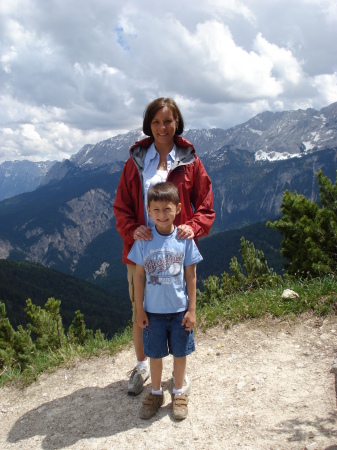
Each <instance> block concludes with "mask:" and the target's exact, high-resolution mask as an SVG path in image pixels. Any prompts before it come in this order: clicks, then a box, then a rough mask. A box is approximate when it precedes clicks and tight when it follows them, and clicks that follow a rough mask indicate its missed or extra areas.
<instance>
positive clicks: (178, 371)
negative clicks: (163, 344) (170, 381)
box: [151, 356, 186, 390]
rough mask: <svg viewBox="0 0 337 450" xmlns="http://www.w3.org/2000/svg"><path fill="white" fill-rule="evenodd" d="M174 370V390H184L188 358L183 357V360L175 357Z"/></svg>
mask: <svg viewBox="0 0 337 450" xmlns="http://www.w3.org/2000/svg"><path fill="white" fill-rule="evenodd" d="M173 368H174V388H175V389H176V390H182V389H183V384H184V378H185V371H186V356H183V357H182V358H176V357H173ZM151 376H152V375H151Z"/></svg>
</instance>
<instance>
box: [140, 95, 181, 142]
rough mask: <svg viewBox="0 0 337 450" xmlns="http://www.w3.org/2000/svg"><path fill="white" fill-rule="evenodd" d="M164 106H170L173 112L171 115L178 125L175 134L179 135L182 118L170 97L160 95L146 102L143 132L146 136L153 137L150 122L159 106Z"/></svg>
mask: <svg viewBox="0 0 337 450" xmlns="http://www.w3.org/2000/svg"><path fill="white" fill-rule="evenodd" d="M164 106H167V107H168V108H170V110H171V111H172V113H173V117H174V118H175V119H176V120H177V121H178V126H177V130H176V133H175V134H176V135H177V136H179V135H180V134H182V133H183V132H184V119H183V116H182V114H181V112H180V109H179V108H178V106H177V104H176V102H175V101H174V100H173V99H172V98H165V97H160V98H157V99H156V100H153V102H151V103H150V104H148V105H147V107H146V109H145V111H144V120H143V133H144V134H146V135H147V136H151V137H153V135H152V131H151V122H152V120H153V118H154V116H155V115H156V114H157V112H158V111H159V110H160V109H161V108H164Z"/></svg>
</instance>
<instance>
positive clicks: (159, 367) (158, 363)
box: [150, 358, 163, 391]
mask: <svg viewBox="0 0 337 450" xmlns="http://www.w3.org/2000/svg"><path fill="white" fill-rule="evenodd" d="M150 370H151V380H152V390H153V391H159V390H160V389H161V377H162V373H163V360H162V358H156V359H154V358H151V359H150Z"/></svg>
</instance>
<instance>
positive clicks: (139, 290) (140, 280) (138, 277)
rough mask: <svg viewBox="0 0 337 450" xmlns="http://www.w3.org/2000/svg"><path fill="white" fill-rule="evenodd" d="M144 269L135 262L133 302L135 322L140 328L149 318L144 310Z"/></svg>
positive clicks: (144, 325) (145, 324) (143, 326)
mask: <svg viewBox="0 0 337 450" xmlns="http://www.w3.org/2000/svg"><path fill="white" fill-rule="evenodd" d="M145 278H146V275H145V269H144V267H143V266H140V265H139V264H136V273H135V302H136V311H137V324H138V326H140V328H145V327H146V326H147V325H148V324H149V319H148V317H147V315H146V312H145V311H144V307H143V301H144V286H145Z"/></svg>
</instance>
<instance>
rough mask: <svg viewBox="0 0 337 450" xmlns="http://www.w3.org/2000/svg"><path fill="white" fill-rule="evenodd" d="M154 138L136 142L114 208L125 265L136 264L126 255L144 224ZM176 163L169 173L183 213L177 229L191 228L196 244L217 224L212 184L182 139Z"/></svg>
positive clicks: (168, 178) (175, 222)
mask: <svg viewBox="0 0 337 450" xmlns="http://www.w3.org/2000/svg"><path fill="white" fill-rule="evenodd" d="M152 142H153V138H146V139H143V140H141V141H139V142H136V144H135V145H133V146H132V147H131V149H130V158H129V159H128V160H127V161H126V162H125V164H124V168H123V171H122V175H121V178H120V180H119V184H118V188H117V193H116V197H115V201H114V204H113V209H114V213H115V216H116V228H117V231H118V233H119V234H120V236H121V237H122V239H123V255H122V261H123V263H126V264H134V263H133V262H132V261H130V260H128V259H127V255H128V254H129V251H130V250H131V247H132V245H133V243H134V239H133V235H134V232H135V230H136V229H137V228H138V227H139V226H140V225H144V224H145V219H144V205H143V189H142V171H143V162H144V157H145V154H146V152H147V149H148V148H149V147H150V145H151V144H152ZM175 144H176V149H177V151H176V155H177V156H176V161H175V162H174V163H173V165H172V168H171V170H170V171H169V173H168V176H167V181H172V182H173V183H174V184H175V185H176V186H177V188H178V191H179V200H180V202H181V212H180V213H179V214H178V215H177V216H176V218H175V220H174V224H175V225H181V224H187V225H190V227H191V228H192V230H193V232H194V236H195V238H194V239H195V241H196V243H197V241H198V238H199V237H202V236H206V235H207V234H208V233H209V231H210V229H211V226H212V224H213V222H214V218H215V212H214V210H213V193H212V182H211V180H210V178H209V176H208V175H207V172H206V170H205V168H204V166H203V164H202V162H201V161H200V159H199V158H198V157H197V156H196V154H195V149H194V146H193V145H192V144H191V143H190V142H188V141H187V140H186V139H184V138H182V137H176V138H175Z"/></svg>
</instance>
